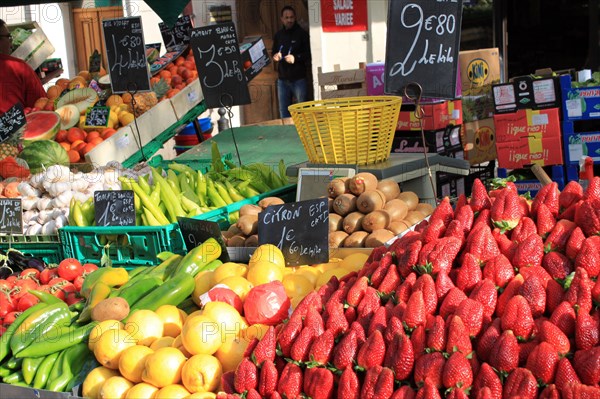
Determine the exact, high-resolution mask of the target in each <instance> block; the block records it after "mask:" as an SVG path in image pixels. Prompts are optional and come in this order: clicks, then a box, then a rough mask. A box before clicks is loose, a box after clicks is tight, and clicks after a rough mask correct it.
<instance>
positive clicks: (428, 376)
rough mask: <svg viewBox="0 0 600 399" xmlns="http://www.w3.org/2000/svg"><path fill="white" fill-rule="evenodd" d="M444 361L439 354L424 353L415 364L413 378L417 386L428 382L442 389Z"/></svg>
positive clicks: (442, 356)
mask: <svg viewBox="0 0 600 399" xmlns="http://www.w3.org/2000/svg"><path fill="white" fill-rule="evenodd" d="M445 364H446V359H444V355H442V354H441V353H440V352H433V353H426V354H424V355H423V356H421V357H419V358H418V359H417V360H416V362H415V368H414V373H413V378H414V380H415V383H416V384H417V386H419V387H420V386H423V384H424V383H425V380H429V381H430V382H431V383H432V384H433V385H434V386H435V387H436V388H442V386H443V382H442V375H443V372H444V365H445Z"/></svg>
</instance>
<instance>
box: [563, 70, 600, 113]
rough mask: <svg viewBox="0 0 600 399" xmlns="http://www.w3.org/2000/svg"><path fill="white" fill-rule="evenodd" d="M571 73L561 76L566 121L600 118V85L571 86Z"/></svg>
mask: <svg viewBox="0 0 600 399" xmlns="http://www.w3.org/2000/svg"><path fill="white" fill-rule="evenodd" d="M571 83H572V80H571V75H562V76H561V77H560V88H561V92H562V101H563V104H562V109H563V118H564V120H565V121H569V120H571V121H573V120H584V119H600V86H591V87H578V88H574V87H571Z"/></svg>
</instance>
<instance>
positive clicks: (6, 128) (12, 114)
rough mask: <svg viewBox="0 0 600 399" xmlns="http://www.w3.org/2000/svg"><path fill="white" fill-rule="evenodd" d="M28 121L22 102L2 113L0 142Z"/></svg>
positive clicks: (0, 117) (0, 116)
mask: <svg viewBox="0 0 600 399" xmlns="http://www.w3.org/2000/svg"><path fill="white" fill-rule="evenodd" d="M26 122H27V120H26V119H25V113H24V112H23V106H22V105H21V103H17V104H16V105H13V106H12V107H10V108H9V109H8V111H6V112H5V113H3V114H2V115H0V143H2V142H4V141H6V140H8V139H9V138H11V136H12V135H13V134H15V133H16V132H17V130H19V129H20V128H22V127H23V126H25V123H26Z"/></svg>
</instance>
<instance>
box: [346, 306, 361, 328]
mask: <svg viewBox="0 0 600 399" xmlns="http://www.w3.org/2000/svg"><path fill="white" fill-rule="evenodd" d="M344 317H346V321H347V322H348V324H352V323H353V322H354V321H356V318H357V317H358V311H357V310H356V308H355V307H352V306H348V307H347V308H346V310H344Z"/></svg>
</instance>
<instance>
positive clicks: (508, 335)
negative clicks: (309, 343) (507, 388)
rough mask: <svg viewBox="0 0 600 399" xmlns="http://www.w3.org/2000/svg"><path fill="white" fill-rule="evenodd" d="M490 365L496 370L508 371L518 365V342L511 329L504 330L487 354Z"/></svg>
mask: <svg viewBox="0 0 600 399" xmlns="http://www.w3.org/2000/svg"><path fill="white" fill-rule="evenodd" d="M488 361H489V363H490V366H492V367H494V368H495V369H496V370H498V371H501V372H504V373H510V372H511V371H513V370H515V369H516V368H517V367H518V366H519V343H518V341H517V337H516V336H515V334H514V333H513V332H512V331H511V330H506V331H504V332H503V333H502V334H501V335H500V337H499V338H498V340H497V341H496V343H495V344H494V345H493V346H492V348H491V351H490V354H489V360H488Z"/></svg>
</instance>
